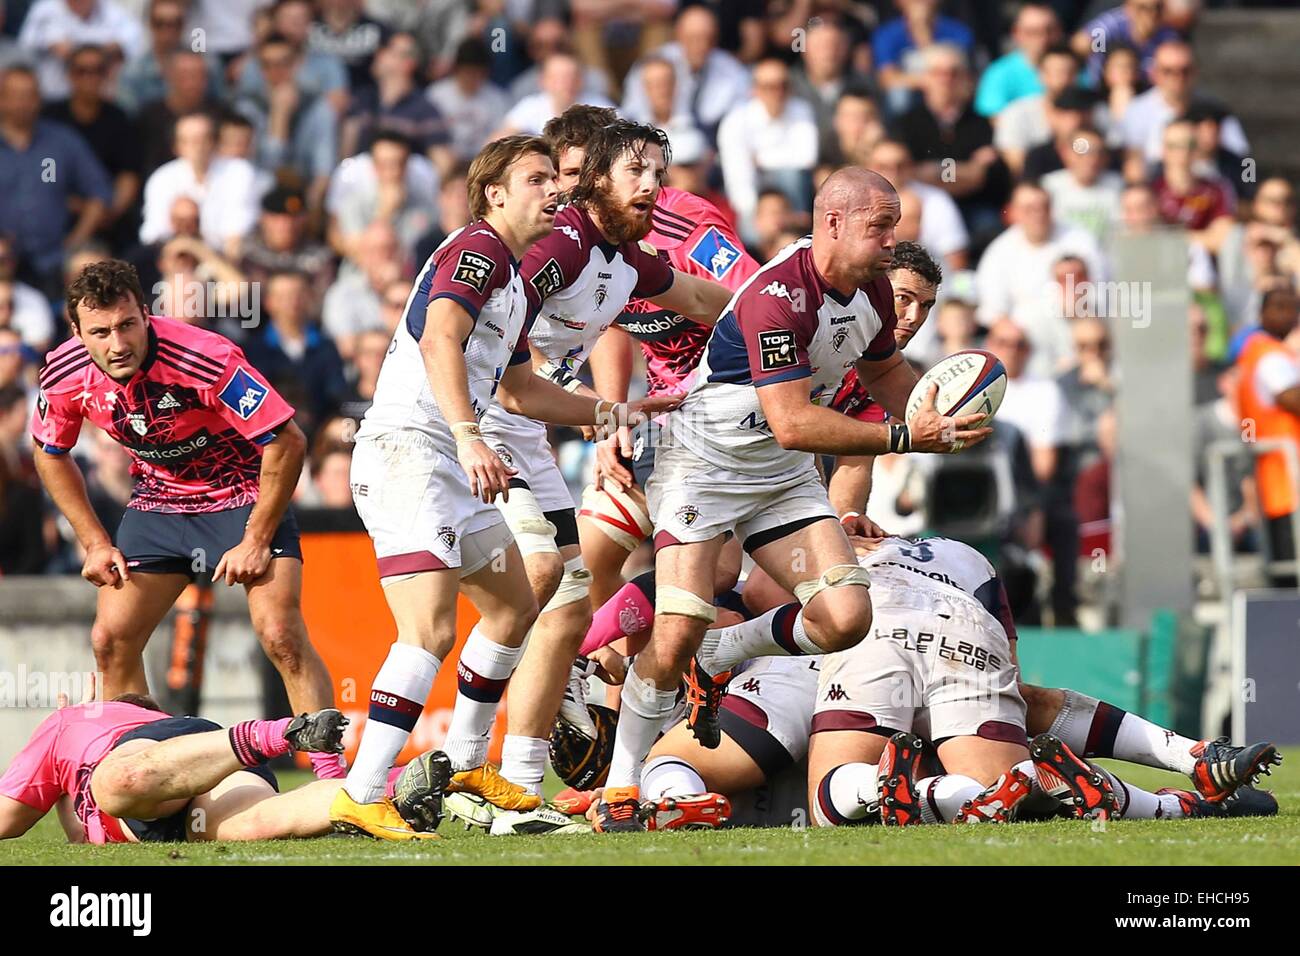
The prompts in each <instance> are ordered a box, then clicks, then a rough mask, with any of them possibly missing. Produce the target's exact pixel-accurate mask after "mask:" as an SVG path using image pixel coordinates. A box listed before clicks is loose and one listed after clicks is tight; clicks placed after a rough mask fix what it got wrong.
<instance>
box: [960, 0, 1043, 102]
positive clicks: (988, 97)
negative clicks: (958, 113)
mask: <svg viewBox="0 0 1300 956" xmlns="http://www.w3.org/2000/svg"><path fill="white" fill-rule="evenodd" d="M1011 40H1012V42H1013V43H1014V44H1015V49H1013V50H1011V52H1009V53H1006V54H1004V55H1002V56H1000V57H998V58H997V59H996V60H994V61H993V62H992V63H990V64H989V65H988V67H986V68H985V70H984V72H983V74H981V75H980V81H979V85H978V86H977V87H976V89H975V112H977V113H979V114H980V116H986V117H993V116H997V115H998V114H1000V113H1001V112H1002V111H1003V110H1004V109H1006V108H1007V107H1008V106H1009V105H1011V104H1012V103H1014V102H1016V101H1017V100H1019V99H1021V98H1023V97H1026V96H1035V95H1037V94H1039V93H1042V92H1043V83H1042V80H1041V79H1039V73H1038V69H1039V63H1040V61H1041V60H1042V58H1043V54H1044V53H1045V52H1046V51H1047V50H1049V49H1051V47H1052V46H1053V45H1054V44H1057V43H1060V42H1061V21H1060V20H1058V19H1057V16H1056V11H1055V10H1053V9H1052V7H1051V6H1050V5H1049V4H1046V3H1026V4H1024V5H1023V6H1022V7H1021V8H1020V9H1019V10H1018V11H1017V12H1016V20H1015V23H1014V24H1013V25H1012V27H1011Z"/></svg>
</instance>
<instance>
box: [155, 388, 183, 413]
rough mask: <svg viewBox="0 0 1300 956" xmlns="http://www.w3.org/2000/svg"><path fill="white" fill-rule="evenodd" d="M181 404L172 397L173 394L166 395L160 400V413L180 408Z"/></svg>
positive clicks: (167, 393)
mask: <svg viewBox="0 0 1300 956" xmlns="http://www.w3.org/2000/svg"><path fill="white" fill-rule="evenodd" d="M180 407H181V403H180V402H178V401H176V399H175V398H174V397H172V393H171V392H166V393H164V395H163V397H162V398H160V399H158V411H160V412H165V411H167V410H168V409H171V408H180Z"/></svg>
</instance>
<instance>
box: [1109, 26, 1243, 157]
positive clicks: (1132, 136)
mask: <svg viewBox="0 0 1300 956" xmlns="http://www.w3.org/2000/svg"><path fill="white" fill-rule="evenodd" d="M1151 78H1152V82H1153V83H1154V84H1155V85H1154V86H1152V88H1151V89H1149V90H1147V91H1146V92H1145V93H1143V94H1141V95H1140V96H1137V97H1135V98H1134V99H1133V102H1132V103H1130V104H1129V107H1128V110H1127V111H1126V112H1125V113H1124V126H1123V130H1124V146H1125V148H1126V149H1127V151H1128V153H1127V157H1126V159H1125V164H1124V178H1125V179H1128V180H1129V181H1137V180H1141V179H1146V178H1148V175H1147V174H1148V172H1149V171H1150V168H1151V167H1152V166H1154V165H1155V164H1156V163H1157V162H1159V160H1160V151H1161V148H1162V145H1163V143H1164V129H1165V126H1166V125H1167V124H1168V123H1169V122H1171V121H1172V120H1174V119H1177V118H1178V117H1180V116H1183V115H1185V114H1186V113H1187V111H1188V110H1189V109H1191V108H1192V106H1193V105H1202V104H1205V103H1213V100H1211V99H1210V97H1208V96H1206V95H1204V94H1202V93H1198V92H1197V91H1196V57H1195V55H1194V54H1193V53H1192V48H1191V47H1190V46H1189V45H1188V44H1187V43H1185V42H1184V41H1182V40H1169V41H1168V42H1165V43H1161V44H1160V46H1159V48H1158V49H1157V50H1156V52H1155V63H1154V65H1153V67H1152V69H1151ZM1219 135H1220V139H1221V141H1222V145H1223V146H1224V147H1225V148H1226V149H1229V150H1231V151H1232V152H1234V153H1236V154H1237V155H1239V156H1247V155H1249V154H1250V143H1249V142H1247V140H1246V133H1245V131H1244V130H1243V129H1242V128H1241V121H1240V120H1238V119H1237V118H1236V117H1235V116H1231V115H1225V116H1224V118H1223V120H1222V122H1221V123H1220V124H1219Z"/></svg>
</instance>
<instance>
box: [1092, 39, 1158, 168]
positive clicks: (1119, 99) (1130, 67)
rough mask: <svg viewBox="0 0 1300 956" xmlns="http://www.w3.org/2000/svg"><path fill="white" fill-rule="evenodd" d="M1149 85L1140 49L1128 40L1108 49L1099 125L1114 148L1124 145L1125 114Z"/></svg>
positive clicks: (1108, 144) (1098, 105)
mask: <svg viewBox="0 0 1300 956" xmlns="http://www.w3.org/2000/svg"><path fill="white" fill-rule="evenodd" d="M1146 89H1147V82H1146V78H1145V76H1144V75H1143V73H1142V67H1141V65H1140V64H1139V60H1138V52H1137V50H1135V49H1134V48H1133V47H1131V46H1129V45H1128V44H1123V43H1122V44H1120V45H1119V46H1116V47H1112V48H1111V49H1109V50H1107V51H1106V60H1105V65H1104V66H1103V67H1102V73H1101V89H1100V91H1099V92H1100V93H1101V102H1100V103H1098V104H1097V112H1096V116H1097V125H1098V128H1099V129H1100V130H1101V131H1102V132H1103V133H1105V135H1106V145H1107V146H1109V147H1110V148H1111V149H1115V150H1120V151H1121V152H1120V155H1123V152H1122V151H1123V149H1124V116H1125V114H1127V113H1128V108H1129V104H1131V103H1132V102H1133V100H1134V99H1136V98H1137V95H1138V94H1139V93H1143V92H1145V91H1146Z"/></svg>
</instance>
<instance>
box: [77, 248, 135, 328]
mask: <svg viewBox="0 0 1300 956" xmlns="http://www.w3.org/2000/svg"><path fill="white" fill-rule="evenodd" d="M127 296H131V297H132V298H134V299H135V304H136V305H138V306H139V307H140V311H141V312H144V290H142V289H141V288H140V276H139V275H137V274H136V271H135V266H133V265H131V263H129V262H123V261H122V260H121V259H108V260H106V261H104V262H92V263H91V264H90V265H88V266H86V268H84V269H82V270H81V275H79V276H77V278H75V279H73V280H72V284H71V285H69V286H68V293H67V300H66V301H67V307H68V321H70V322H71V323H72V325H73V327H74V328H76V329H80V328H81V317H80V316H79V315H78V314H77V306H79V305H81V304H82V303H85V304H86V305H87V306H89V307H90V308H92V309H106V308H108V307H109V306H110V305H116V304H117V303H118V302H121V301H122V300H123V299H125V298H126V297H127Z"/></svg>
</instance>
